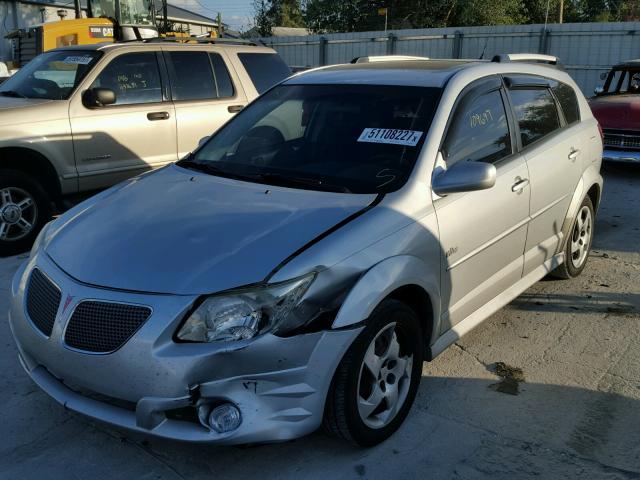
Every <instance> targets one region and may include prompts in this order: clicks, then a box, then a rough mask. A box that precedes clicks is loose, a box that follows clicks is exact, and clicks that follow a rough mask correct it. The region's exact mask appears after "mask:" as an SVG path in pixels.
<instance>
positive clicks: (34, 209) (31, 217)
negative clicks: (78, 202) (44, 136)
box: [0, 170, 52, 257]
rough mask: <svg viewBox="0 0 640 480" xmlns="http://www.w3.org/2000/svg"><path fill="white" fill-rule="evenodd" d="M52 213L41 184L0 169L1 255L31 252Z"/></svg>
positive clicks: (20, 173) (49, 201)
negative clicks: (30, 249)
mask: <svg viewBox="0 0 640 480" xmlns="http://www.w3.org/2000/svg"><path fill="white" fill-rule="evenodd" d="M51 214H52V211H51V200H50V199H49V197H48V196H47V194H46V193H45V191H44V190H43V189H42V187H41V186H40V184H39V183H38V182H37V181H35V180H34V179H33V178H31V177H30V176H29V175H27V174H25V173H23V172H20V171H17V170H0V256H3V257H5V256H7V255H14V254H16V253H21V252H24V251H26V250H28V249H29V248H30V247H31V244H32V243H33V241H34V240H35V238H36V236H37V235H38V232H40V229H41V228H42V227H43V226H44V224H45V223H46V222H48V221H49V219H50V218H51Z"/></svg>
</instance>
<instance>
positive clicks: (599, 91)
mask: <svg viewBox="0 0 640 480" xmlns="http://www.w3.org/2000/svg"><path fill="white" fill-rule="evenodd" d="M593 93H595V94H596V95H602V94H603V93H604V88H603V87H602V85H598V86H597V87H596V88H594V89H593Z"/></svg>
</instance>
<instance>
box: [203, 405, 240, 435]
mask: <svg viewBox="0 0 640 480" xmlns="http://www.w3.org/2000/svg"><path fill="white" fill-rule="evenodd" d="M241 422H242V416H241V415H240V410H238V407H236V406H235V405H233V404H231V403H223V404H222V405H218V406H217V407H216V408H214V409H213V410H211V413H210V414H209V426H210V427H211V428H212V429H213V430H215V431H216V432H218V433H226V432H230V431H231V430H235V429H236V428H238V427H239V426H240V423H241Z"/></svg>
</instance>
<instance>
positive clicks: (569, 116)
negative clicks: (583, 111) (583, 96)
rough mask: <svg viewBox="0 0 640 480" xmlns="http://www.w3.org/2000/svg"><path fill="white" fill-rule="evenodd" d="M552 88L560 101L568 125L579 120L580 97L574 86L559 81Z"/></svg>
mask: <svg viewBox="0 0 640 480" xmlns="http://www.w3.org/2000/svg"><path fill="white" fill-rule="evenodd" d="M552 90H553V93H554V94H555V96H556V98H557V99H558V102H559V103H560V107H561V108H562V113H564V119H565V120H566V121H567V125H571V124H572V123H576V122H579V121H580V108H579V107H578V97H576V92H574V91H573V88H571V87H570V86H569V85H567V84H566V83H562V82H558V84H557V85H556V86H554V87H553V88H552Z"/></svg>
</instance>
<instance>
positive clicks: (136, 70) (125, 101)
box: [91, 52, 162, 105]
mask: <svg viewBox="0 0 640 480" xmlns="http://www.w3.org/2000/svg"><path fill="white" fill-rule="evenodd" d="M91 88H110V89H111V90H113V91H114V92H115V94H116V103H115V104H116V105H131V104H140V103H154V102H161V101H162V86H161V83H160V71H159V69H158V60H157V59H156V54H155V52H141V53H126V54H124V55H120V56H119V57H116V58H114V59H113V60H112V61H111V63H109V65H107V66H106V67H105V68H104V70H102V72H100V74H99V75H98V77H97V78H96V79H95V80H94V82H93V84H92V85H91Z"/></svg>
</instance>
